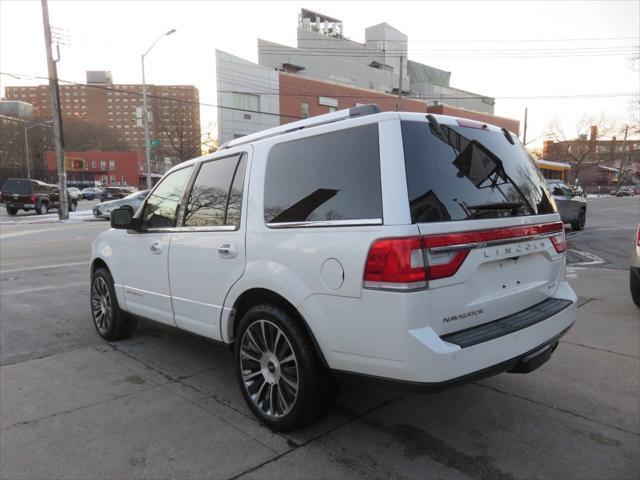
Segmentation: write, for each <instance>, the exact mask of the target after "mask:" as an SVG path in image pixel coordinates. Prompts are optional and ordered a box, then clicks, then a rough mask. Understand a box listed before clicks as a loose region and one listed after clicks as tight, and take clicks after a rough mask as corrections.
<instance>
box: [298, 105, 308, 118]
mask: <svg viewBox="0 0 640 480" xmlns="http://www.w3.org/2000/svg"><path fill="white" fill-rule="evenodd" d="M300 116H301V117H302V118H309V104H308V103H307V102H302V103H301V104H300Z"/></svg>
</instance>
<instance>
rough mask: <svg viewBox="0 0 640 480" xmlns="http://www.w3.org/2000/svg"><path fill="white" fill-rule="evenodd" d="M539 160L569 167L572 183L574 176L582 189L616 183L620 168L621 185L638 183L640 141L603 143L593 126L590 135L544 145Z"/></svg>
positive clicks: (546, 142)
mask: <svg viewBox="0 0 640 480" xmlns="http://www.w3.org/2000/svg"><path fill="white" fill-rule="evenodd" d="M542 158H543V160H547V161H551V162H563V163H566V164H568V165H570V167H571V171H570V172H571V173H570V175H569V176H570V177H571V181H575V179H576V176H577V178H578V181H579V183H581V184H582V185H607V184H611V183H614V182H617V180H618V174H619V172H620V168H622V170H623V177H622V181H623V183H628V182H640V139H637V138H636V139H627V141H626V142H624V141H622V140H621V139H620V138H616V137H614V136H612V137H611V138H608V139H604V138H601V137H599V136H598V128H597V127H596V126H592V127H591V128H590V131H589V135H586V134H583V135H580V136H578V137H577V138H573V139H570V140H566V141H553V140H547V141H545V142H544V145H543V150H542Z"/></svg>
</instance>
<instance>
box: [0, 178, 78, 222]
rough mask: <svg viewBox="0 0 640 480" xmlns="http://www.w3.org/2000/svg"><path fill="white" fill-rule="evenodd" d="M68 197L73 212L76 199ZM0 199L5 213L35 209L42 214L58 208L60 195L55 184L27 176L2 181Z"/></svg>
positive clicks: (76, 204) (13, 213) (76, 202)
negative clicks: (5, 210)
mask: <svg viewBox="0 0 640 480" xmlns="http://www.w3.org/2000/svg"><path fill="white" fill-rule="evenodd" d="M67 197H68V201H69V210H70V211H72V212H74V211H75V210H76V207H77V206H78V201H77V200H74V199H72V198H71V197H69V196H68V195H67ZM0 200H1V201H2V202H3V203H4V204H5V207H6V209H7V213H8V214H9V215H15V214H16V213H18V210H24V211H29V210H35V211H36V212H37V213H38V214H40V215H44V214H45V213H47V212H48V211H49V209H51V208H58V205H59V200H60V195H59V191H58V187H57V185H50V184H48V183H44V182H41V181H39V180H30V179H28V178H10V179H8V180H7V181H6V182H4V186H3V187H2V191H1V192H0Z"/></svg>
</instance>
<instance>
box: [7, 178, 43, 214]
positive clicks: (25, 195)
mask: <svg viewBox="0 0 640 480" xmlns="http://www.w3.org/2000/svg"><path fill="white" fill-rule="evenodd" d="M36 188H37V184H36V183H35V182H33V181H31V180H21V179H11V180H7V181H6V183H5V184H4V186H3V187H2V199H3V200H4V201H5V202H7V203H15V204H20V205H24V206H25V207H27V208H33V207H34V206H35V202H34V201H33V200H32V198H31V196H32V195H33V194H34V193H37V192H36V191H35V189H36Z"/></svg>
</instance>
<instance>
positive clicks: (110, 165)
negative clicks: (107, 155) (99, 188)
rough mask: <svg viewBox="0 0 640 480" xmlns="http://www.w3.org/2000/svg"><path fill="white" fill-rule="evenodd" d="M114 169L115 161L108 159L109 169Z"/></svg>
mask: <svg viewBox="0 0 640 480" xmlns="http://www.w3.org/2000/svg"><path fill="white" fill-rule="evenodd" d="M115 169H116V161H115V160H109V170H115Z"/></svg>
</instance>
